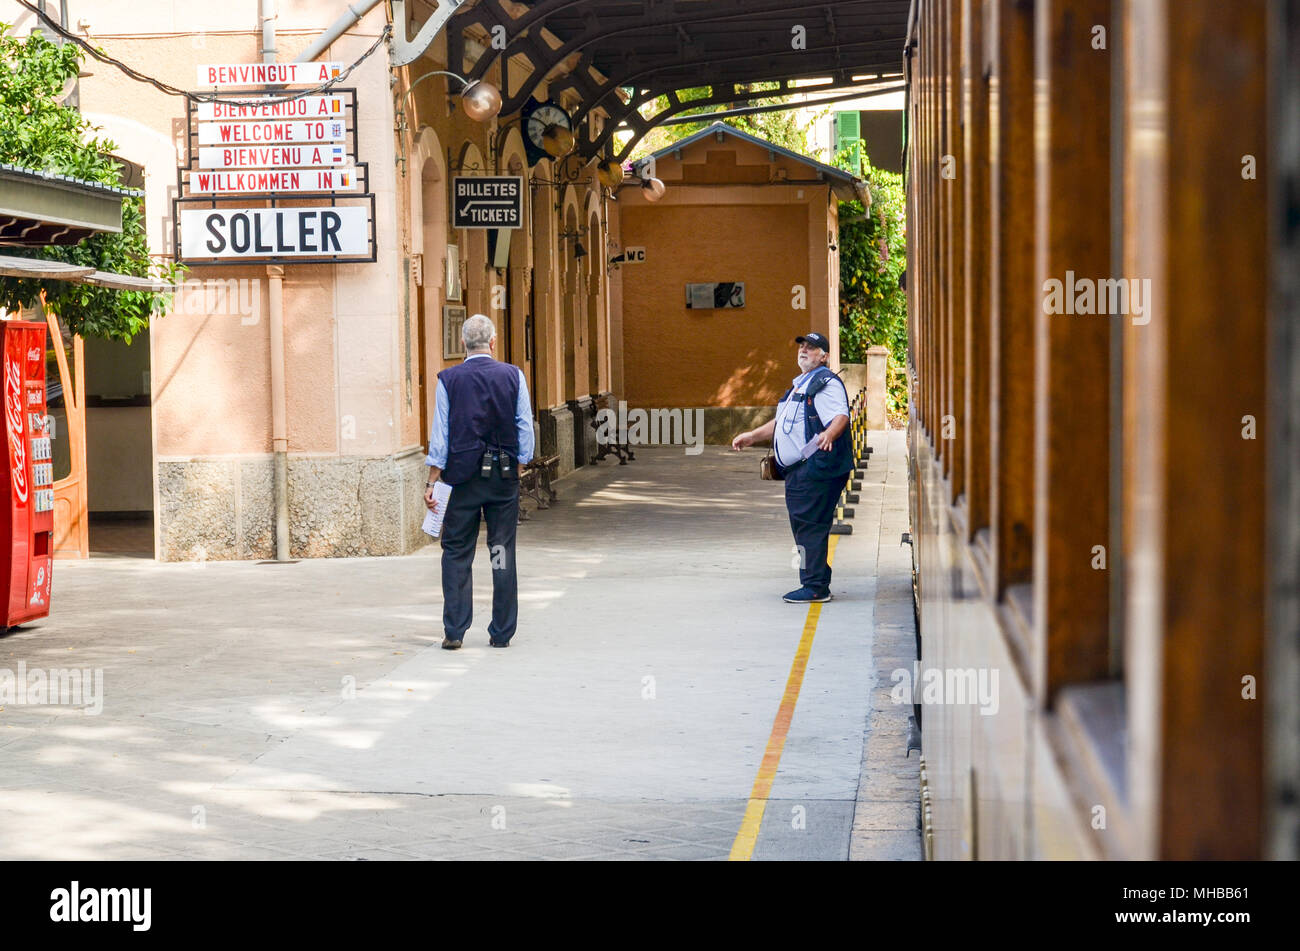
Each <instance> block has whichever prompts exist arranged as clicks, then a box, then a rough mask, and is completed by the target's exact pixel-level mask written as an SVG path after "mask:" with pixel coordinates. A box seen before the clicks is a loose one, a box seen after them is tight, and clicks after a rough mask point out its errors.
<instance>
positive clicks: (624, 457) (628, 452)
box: [591, 396, 636, 466]
mask: <svg viewBox="0 0 1300 951" xmlns="http://www.w3.org/2000/svg"><path fill="white" fill-rule="evenodd" d="M595 407H596V415H595V416H593V417H592V419H591V428H592V429H594V430H596V431H598V432H599V430H600V421H599V420H600V411H601V410H605V409H610V410H612V409H613V407H612V406H610V403H609V397H608V396H598V397H596V401H595ZM610 435H611V436H612V437H613V439H612V440H611V441H609V442H603V443H602V442H600V440H597V441H596V442H597V446H598V448H597V449H596V455H595V456H594V457H593V458H592V460H591V461H592V462H593V463H597V462H600V460H602V459H604V458H605V457H606V456H617V457H618V464H619V465H620V466H625V465H627V463H628V460H629V459H635V458H636V454H635V453H633V452H632V447H631V446H630V445H629V444H628V443H627V442H619V441H618V435H619V433H618V421H617V419H615V423H614V426H613V427H612V429H611V430H610Z"/></svg>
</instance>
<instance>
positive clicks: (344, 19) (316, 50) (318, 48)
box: [294, 0, 405, 63]
mask: <svg viewBox="0 0 1300 951" xmlns="http://www.w3.org/2000/svg"><path fill="white" fill-rule="evenodd" d="M377 6H379V0H357V2H356V3H349V4H348V6H347V10H345V11H344V12H343V13H342V14H340V15H339V18H338V19H337V20H335V21H334V22H333V23H332V24H331V25H330V27H329V29H327V30H326V31H325V32H324V33H322V34H321V35H320V36H318V37H316V39H315V41H314V42H313V43H312V44H311V46H309V47H307V48H306V49H305V50H303V51H302V52H301V53H299V54H298V56H297V58H296V59H295V60H294V62H295V63H309V62H311V61H312V60H314V59H315V58H316V57H317V56H319V55H320V54H321V53H324V52H325V50H326V49H328V48H329V45H330V44H331V43H333V42H334V41H335V40H337V39H338V38H339V37H340V36H342V35H343V34H344V33H346V32H347V31H348V30H350V29H352V25H353V24H354V23H356V22H358V21H359V20H360V19H361V18H362V17H363V16H365V15H366V14H367V13H369V12H370V11H371V10H373V9H374V8H375V7H377ZM403 26H405V25H403Z"/></svg>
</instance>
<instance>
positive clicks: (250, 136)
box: [199, 119, 348, 146]
mask: <svg viewBox="0 0 1300 951" xmlns="http://www.w3.org/2000/svg"><path fill="white" fill-rule="evenodd" d="M347 134H348V126H347V123H346V122H344V121H343V120H342V119H329V120H319V121H317V120H313V121H309V122H200V123H199V145H201V146H203V145H254V144H257V143H262V142H266V143H270V142H284V143H293V142H341V141H343V140H344V139H345V138H347Z"/></svg>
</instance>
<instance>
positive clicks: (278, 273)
mask: <svg viewBox="0 0 1300 951" xmlns="http://www.w3.org/2000/svg"><path fill="white" fill-rule="evenodd" d="M266 284H267V295H266V298H267V306H268V308H269V309H270V312H271V313H270V325H271V326H270V329H271V452H272V454H273V455H274V457H275V560H276V561H288V560H289V435H288V432H287V427H286V425H285V418H286V416H287V415H288V412H287V408H286V400H285V393H284V296H283V291H284V268H283V267H281V266H279V265H275V264H271V265H268V266H267V268H266Z"/></svg>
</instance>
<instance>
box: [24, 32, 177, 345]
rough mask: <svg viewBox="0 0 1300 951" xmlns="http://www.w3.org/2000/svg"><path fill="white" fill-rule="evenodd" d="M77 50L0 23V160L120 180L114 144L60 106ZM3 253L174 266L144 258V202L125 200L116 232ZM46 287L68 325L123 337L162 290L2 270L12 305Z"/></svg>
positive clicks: (107, 181) (142, 268)
mask: <svg viewBox="0 0 1300 951" xmlns="http://www.w3.org/2000/svg"><path fill="white" fill-rule="evenodd" d="M81 57H82V51H81V48H80V47H78V46H77V45H76V44H73V43H67V44H64V45H63V46H57V45H55V44H53V43H51V42H50V41H49V40H47V39H45V37H44V36H43V35H42V34H41V33H39V32H33V33H32V34H31V35H30V36H29V37H27V39H26V40H22V39H19V38H18V37H16V36H14V35H13V34H12V27H11V26H10V25H9V24H7V23H0V162H6V163H9V164H11V165H18V166H21V167H23V168H29V169H33V170H36V171H41V172H56V173H58V174H60V175H70V176H73V177H74V178H80V179H83V180H85V181H91V182H98V183H100V184H102V185H120V184H121V165H120V163H118V162H117V161H116V160H115V159H114V158H113V156H112V152H113V151H114V149H115V148H116V146H115V145H114V144H113V143H112V142H110V141H109V140H107V139H100V138H96V137H94V136H93V135H91V134H90V133H92V132H93V131H95V130H94V129H93V128H92V127H91V125H90V123H89V122H87V121H86V120H85V119H84V118H83V117H82V115H81V113H80V112H78V111H77V110H76V109H72V108H69V107H67V106H64V105H62V104H61V103H60V102H59V101H58V99H59V98H60V97H61V96H62V94H63V91H64V88H65V86H66V84H67V83H69V82H71V81H72V80H74V79H75V78H76V76H77V73H78V72H79V71H80V68H81ZM5 253H6V254H11V255H15V256H20V257H29V258H43V259H46V260H54V261H65V262H68V263H70V264H79V265H82V266H86V267H95V268H98V269H99V270H102V271H112V272H115V273H117V274H129V275H132V276H135V277H150V276H152V277H160V278H162V279H164V280H167V281H172V280H174V279H175V277H176V274H177V270H178V269H177V268H176V267H175V266H174V265H170V264H165V265H160V266H156V265H154V264H153V262H152V260H151V259H150V257H149V243H148V239H147V237H146V235H145V227H144V202H143V200H142V199H140V198H138V197H134V196H127V197H124V198H123V199H122V232H121V234H113V233H109V232H100V233H98V234H94V235H91V236H90V237H88V238H86V239H85V240H84V241H82V242H81V243H80V244H77V245H72V246H57V247H47V248H6V249H5ZM42 288H45V289H46V299H47V300H48V301H49V303H50V305H51V306H52V307H53V308H54V311H55V313H57V314H58V315H59V317H60V318H61V319H62V321H63V323H64V326H66V327H67V328H68V329H69V330H71V331H72V332H73V333H79V334H81V335H82V336H83V337H86V336H95V337H104V338H107V339H110V340H112V339H116V340H125V341H126V342H127V343H130V342H131V338H132V337H134V336H135V335H136V334H138V333H139V332H140V331H142V330H144V329H145V328H146V327H148V325H149V317H150V315H151V313H153V312H155V311H156V312H162V310H163V306H162V305H163V304H165V301H166V298H165V297H164V296H163V295H159V294H153V293H149V292H146V291H116V290H111V289H109V288H102V287H91V286H90V285H88V284H73V283H70V282H67V281H48V282H47V281H36V280H20V279H18V278H12V277H3V278H0V306H3V307H6V308H9V309H10V310H16V309H18V308H19V307H23V306H31V305H32V304H34V303H36V301H37V300H38V298H39V295H40V291H41V289H42Z"/></svg>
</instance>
